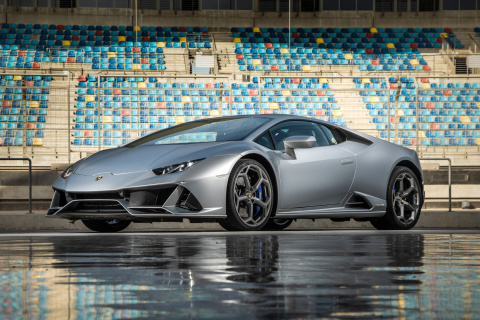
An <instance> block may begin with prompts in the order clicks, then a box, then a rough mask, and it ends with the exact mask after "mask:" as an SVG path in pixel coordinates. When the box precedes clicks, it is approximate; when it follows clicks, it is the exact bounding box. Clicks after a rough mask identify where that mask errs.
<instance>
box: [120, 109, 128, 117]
mask: <svg viewBox="0 0 480 320" xmlns="http://www.w3.org/2000/svg"><path fill="white" fill-rule="evenodd" d="M129 115H130V109H122V116H129Z"/></svg>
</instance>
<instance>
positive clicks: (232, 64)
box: [216, 42, 239, 74]
mask: <svg viewBox="0 0 480 320" xmlns="http://www.w3.org/2000/svg"><path fill="white" fill-rule="evenodd" d="M232 43H233V42H216V46H217V63H218V73H220V74H234V73H238V72H239V71H238V66H237V59H235V48H234V47H233V45H232Z"/></svg>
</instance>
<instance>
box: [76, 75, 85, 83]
mask: <svg viewBox="0 0 480 320" xmlns="http://www.w3.org/2000/svg"><path fill="white" fill-rule="evenodd" d="M78 81H79V82H85V81H87V77H85V76H84V75H83V74H82V75H79V76H78Z"/></svg>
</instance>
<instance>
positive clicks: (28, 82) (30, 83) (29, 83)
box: [25, 81, 33, 87]
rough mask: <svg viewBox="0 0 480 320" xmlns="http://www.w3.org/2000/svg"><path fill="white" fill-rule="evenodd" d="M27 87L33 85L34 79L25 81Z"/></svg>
mask: <svg viewBox="0 0 480 320" xmlns="http://www.w3.org/2000/svg"><path fill="white" fill-rule="evenodd" d="M25 87H33V81H25Z"/></svg>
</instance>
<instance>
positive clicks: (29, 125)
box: [27, 122, 35, 129]
mask: <svg viewBox="0 0 480 320" xmlns="http://www.w3.org/2000/svg"><path fill="white" fill-rule="evenodd" d="M27 129H35V123H32V122H29V123H27Z"/></svg>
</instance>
